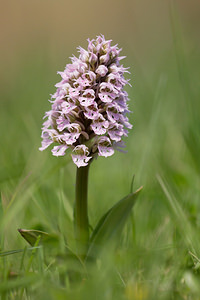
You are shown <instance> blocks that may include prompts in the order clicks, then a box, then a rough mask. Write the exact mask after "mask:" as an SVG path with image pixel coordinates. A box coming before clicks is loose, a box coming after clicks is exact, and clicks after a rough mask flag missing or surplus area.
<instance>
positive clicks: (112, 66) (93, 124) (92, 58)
mask: <svg viewBox="0 0 200 300" xmlns="http://www.w3.org/2000/svg"><path fill="white" fill-rule="evenodd" d="M78 52H79V55H78V57H76V56H74V55H73V56H72V57H71V62H70V63H69V64H67V65H66V67H65V69H64V71H63V72H58V74H60V75H61V81H60V82H58V83H57V84H56V92H55V93H54V94H53V95H51V100H50V103H51V110H50V111H48V112H46V113H45V117H44V118H46V119H45V120H44V122H43V126H42V146H41V147H40V148H39V149H40V150H41V151H43V150H44V149H46V148H47V147H48V146H49V145H51V144H53V143H58V144H59V145H56V146H55V147H54V148H53V149H52V154H53V155H55V156H62V155H65V150H66V149H67V148H70V149H72V159H73V162H74V163H75V164H76V165H77V166H78V167H83V166H86V165H87V164H88V163H89V161H91V160H92V158H93V157H94V156H97V155H99V156H105V157H108V156H111V155H112V154H113V153H114V149H118V148H116V147H117V145H121V144H122V139H123V137H126V136H127V134H128V129H131V128H132V125H131V124H130V123H129V119H128V117H127V114H128V113H129V112H130V111H129V108H128V100H129V99H128V94H127V92H126V91H125V90H124V87H125V86H126V85H127V84H129V80H128V79H126V78H125V77H124V74H125V73H129V72H128V68H125V67H124V66H123V65H121V64H120V61H121V59H123V58H124V57H123V56H120V52H121V49H119V48H118V45H114V46H112V40H106V39H105V37H104V36H103V35H100V36H97V37H96V39H92V40H89V39H88V46H87V48H86V49H83V48H82V47H79V48H78ZM86 145H87V146H86Z"/></svg>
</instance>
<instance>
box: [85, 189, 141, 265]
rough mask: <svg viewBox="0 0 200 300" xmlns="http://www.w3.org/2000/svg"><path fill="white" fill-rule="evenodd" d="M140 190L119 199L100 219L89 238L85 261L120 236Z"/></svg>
mask: <svg viewBox="0 0 200 300" xmlns="http://www.w3.org/2000/svg"><path fill="white" fill-rule="evenodd" d="M141 190H142V187H140V188H139V189H138V190H137V191H136V192H135V193H131V194H129V195H128V196H126V197H124V198H123V199H121V200H120V201H119V202H117V203H116V204H115V205H114V206H113V207H112V208H111V209H109V210H108V211H107V212H106V214H105V215H104V216H103V217H102V218H101V219H100V221H99V222H98V224H97V226H96V227H95V229H94V231H93V233H92V236H91V238H90V241H89V248H88V252H87V256H86V260H87V259H88V258H94V257H95V256H96V254H97V253H98V252H99V250H100V249H101V248H102V247H106V244H107V243H108V242H110V241H111V239H112V238H114V237H115V236H117V235H119V234H120V232H121V231H122V229H123V226H124V224H125V222H126V220H127V218H128V216H129V215H130V213H131V209H132V207H133V205H134V204H135V201H136V198H137V196H138V194H139V193H140V191H141Z"/></svg>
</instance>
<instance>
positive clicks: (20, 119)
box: [0, 0, 200, 299]
mask: <svg viewBox="0 0 200 300" xmlns="http://www.w3.org/2000/svg"><path fill="white" fill-rule="evenodd" d="M0 24H1V32H0V43H1V47H0V65H1V68H0V86H1V98H0V141H1V144H0V145H1V146H0V153H1V155H0V188H1V202H2V204H1V205H2V207H1V209H0V214H1V216H3V212H4V217H2V218H1V221H0V229H1V232H2V237H1V240H2V243H1V247H2V248H3V249H12V248H17V247H23V246H24V243H25V242H24V241H23V240H22V239H21V237H20V236H19V235H18V234H17V232H16V229H17V228H40V229H43V230H46V231H50V232H59V231H61V232H65V234H67V235H68V237H71V238H72V237H73V228H72V224H71V223H70V222H71V220H72V211H73V199H74V184H75V166H74V165H73V163H72V162H71V158H70V156H69V155H68V156H66V157H60V158H56V157H53V156H52V155H51V151H50V149H47V150H45V151H44V152H40V151H39V150H38V148H39V147H40V143H41V138H40V135H41V126H42V117H43V115H44V112H45V111H46V110H49V109H50V103H49V102H48V99H49V98H50V96H49V95H50V94H51V93H54V92H55V87H54V84H56V83H57V82H58V81H59V80H60V77H59V75H57V71H62V70H63V69H64V67H65V65H66V64H67V63H69V62H70V60H69V57H70V56H72V54H74V55H76V54H77V49H76V47H78V46H79V45H80V46H82V47H83V48H84V47H87V41H86V40H87V38H94V37H95V36H96V35H99V34H104V35H105V37H106V39H112V40H113V43H118V45H119V47H122V48H123V51H122V55H125V56H127V58H126V59H125V60H124V61H123V64H124V66H126V67H127V66H129V67H130V72H131V75H130V78H131V84H132V88H131V87H128V88H127V91H128V93H129V96H130V109H131V110H132V111H133V114H130V120H131V122H132V123H133V125H134V127H133V130H131V132H130V134H129V137H128V138H127V139H126V144H127V151H128V152H127V153H126V154H122V153H117V154H115V155H114V156H113V157H110V158H107V159H105V158H98V160H97V161H95V162H94V163H93V164H92V166H91V171H90V185H89V210H90V211H89V213H90V220H91V225H92V226H94V225H95V223H96V221H97V219H98V218H99V217H100V216H101V214H102V213H104V212H105V211H106V210H107V209H108V208H109V207H110V206H111V205H112V204H113V203H115V202H116V201H117V200H118V199H120V198H121V197H123V196H124V195H125V194H127V193H128V192H129V191H130V185H131V180H132V176H133V174H135V188H137V187H139V186H140V185H143V186H144V191H143V194H142V195H141V197H140V200H138V203H137V204H136V207H135V211H134V214H135V216H134V218H135V224H136V228H135V229H134V230H133V231H134V239H133V240H135V239H136V241H137V247H138V253H140V249H143V250H144V249H145V251H147V249H151V252H148V251H147V253H146V252H145V253H146V254H145V255H146V256H145V258H144V257H143V259H142V260H141V261H140V257H139V256H138V257H139V258H138V257H137V262H136V261H135V260H132V252H130V253H128V254H127V253H126V252H124V253H125V256H127V259H128V257H129V267H128V268H129V269H130V270H129V272H130V273H131V272H132V270H133V269H134V270H136V271H135V272H136V273H134V276H136V277H137V272H138V274H139V271H141V269H142V270H146V275H145V276H146V277H145V276H144V277H145V280H147V281H148V278H151V280H152V278H154V277H155V278H157V277H156V276H157V274H158V268H157V267H156V266H158V264H160V265H162V266H163V268H165V267H166V262H169V260H170V258H171V256H170V255H171V252H170V253H168V252H167V254H166V252H165V253H164V252H162V251H161V252H158V251H157V252H156V251H155V252H154V251H153V250H152V249H154V248H156V247H157V246H159V247H166V245H168V246H169V245H171V244H173V243H174V244H173V245H176V241H177V240H176V239H175V240H174V236H175V235H174V231H176V230H175V228H176V227H177V226H178V228H179V229H180V231H179V235H180V236H181V234H182V233H183V232H184V230H183V228H182V227H181V226H182V225H180V224H181V220H179V219H178V218H179V215H180V214H179V213H178V211H177V209H176V208H175V209H174V206H173V205H172V202H170V201H169V199H170V197H166V195H164V193H163V184H162V183H163V181H162V180H161V181H160V178H164V181H166V182H167V183H168V185H169V186H170V189H171V191H172V193H174V194H175V197H177V199H178V201H179V202H180V205H181V207H182V209H183V211H184V213H186V219H188V220H189V221H190V222H192V223H191V224H193V225H194V227H195V228H197V230H198V229H200V212H199V211H200V201H199V196H200V184H199V183H200V158H199V157H200V156H199V153H200V120H199V113H200V103H199V100H200V84H199V78H200V39H199V30H200V2H199V1H198V0H191V1H188V0H176V1H175V0H174V1H170V0H163V1H160V0H151V1H148V0H123V1H122V0H101V1H91V0H85V1H64V0H34V1H33V0H18V1H16V0H8V1H3V0H1V9H0ZM168 196H169V195H168ZM170 203H171V204H170ZM66 216H67V217H66ZM62 217H63V218H62ZM177 220H178V224H179V225H180V226H179V225H177ZM179 221H180V222H179ZM70 224H71V225H70ZM131 224H132V223H131ZM131 226H133V224H132V225H130V224H129V227H127V230H126V234H125V235H124V238H123V243H124V245H125V248H128V247H131V245H132V244H131V243H132V242H130V241H131V240H132V239H130V236H132V229H133V228H132V227H131ZM66 228H67V230H66ZM130 228H132V229H131V230H130ZM181 228H182V229H181ZM181 230H183V232H182V231H181ZM180 232H181V233H180ZM183 240H184V239H183ZM179 241H180V244H178V247H180V248H181V249H184V246H183V245H185V244H184V241H182V239H180V240H179ZM182 243H183V244H182ZM186 244H187V243H186ZM173 247H175V246H173ZM169 248H170V247H169ZM130 249H132V248H130ZM134 249H135V248H134ZM178 249H179V248H178ZM169 251H171V248H170V250H169ZM141 253H143V252H141ZM181 253H182V252H181ZM138 255H139V254H138ZM179 255H181V254H180V252H179ZM184 255H185V252H184V251H183V253H182V256H183V257H184ZM149 261H151V263H150V262H149ZM123 263H124V265H125V266H126V265H127V261H123ZM164 266H165V267H164ZM166 269H167V268H166ZM172 277H173V276H172ZM172 277H170V278H172ZM170 282H171V286H172V285H173V280H172V281H170ZM155 290H156V288H155ZM169 290H170V285H169ZM195 291H196V290H195ZM195 291H194V293H195ZM152 297H153V296H152ZM104 299H107V298H104ZM128 299H132V298H128ZM134 299H135V298H134ZM141 299H143V298H141ZM149 299H150V298H149ZM152 299H155V298H152ZM168 299H169V298H168Z"/></svg>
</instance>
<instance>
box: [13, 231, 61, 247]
mask: <svg viewBox="0 0 200 300" xmlns="http://www.w3.org/2000/svg"><path fill="white" fill-rule="evenodd" d="M18 231H19V233H20V234H21V236H22V237H23V238H24V239H25V240H26V241H27V242H28V243H29V244H30V245H31V246H34V245H35V243H36V241H37V239H38V237H39V236H40V237H41V239H40V243H42V244H48V245H50V244H51V245H56V244H58V237H57V236H56V235H52V234H49V233H47V232H44V231H40V230H33V229H32V230H29V229H18Z"/></svg>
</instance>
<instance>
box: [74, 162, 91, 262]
mask: <svg viewBox="0 0 200 300" xmlns="http://www.w3.org/2000/svg"><path fill="white" fill-rule="evenodd" d="M88 172H89V164H88V165H87V166H86V167H80V168H77V171H76V199H75V206H74V230H75V239H76V245H77V255H78V256H79V257H80V258H81V259H82V260H84V258H85V255H86V252H87V249H88V241H89V224H88V208H87V194H88Z"/></svg>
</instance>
